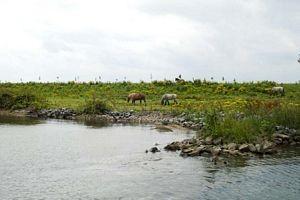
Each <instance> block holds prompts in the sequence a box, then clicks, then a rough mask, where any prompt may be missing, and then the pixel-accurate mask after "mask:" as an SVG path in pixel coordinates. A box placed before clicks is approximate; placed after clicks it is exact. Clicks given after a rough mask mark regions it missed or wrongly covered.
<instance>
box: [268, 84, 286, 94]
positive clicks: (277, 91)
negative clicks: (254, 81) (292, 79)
mask: <svg viewBox="0 0 300 200" xmlns="http://www.w3.org/2000/svg"><path fill="white" fill-rule="evenodd" d="M284 92H285V91H284V88H283V87H281V86H278V87H272V89H271V94H273V95H276V94H280V95H281V96H283V95H284Z"/></svg>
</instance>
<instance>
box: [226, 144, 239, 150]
mask: <svg viewBox="0 0 300 200" xmlns="http://www.w3.org/2000/svg"><path fill="white" fill-rule="evenodd" d="M227 149H228V150H236V149H237V144H235V143H229V144H228V145H227Z"/></svg>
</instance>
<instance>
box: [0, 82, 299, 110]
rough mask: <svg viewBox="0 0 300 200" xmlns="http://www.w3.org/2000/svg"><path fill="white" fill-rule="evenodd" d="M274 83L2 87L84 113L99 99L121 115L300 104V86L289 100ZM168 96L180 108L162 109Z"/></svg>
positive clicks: (291, 87) (289, 87) (289, 89)
mask: <svg viewBox="0 0 300 200" xmlns="http://www.w3.org/2000/svg"><path fill="white" fill-rule="evenodd" d="M275 85H276V83H274V82H267V81H265V82H257V83H216V82H207V81H200V80H198V81H194V82H182V83H175V82H171V81H154V82H152V83H130V82H122V83H94V82H90V83H74V82H69V83H18V84H11V83H2V84H0V93H3V92H5V91H9V92H10V93H13V94H34V95H35V96H36V97H38V99H40V100H41V103H38V107H40V108H61V107H67V108H72V109H75V110H78V111H80V110H83V108H84V106H85V105H86V103H87V101H89V100H90V99H92V98H97V99H99V100H101V101H103V102H105V103H106V104H107V105H108V106H109V107H110V108H111V109H112V110H118V111H128V110H135V111H141V110H146V111H164V112H179V113H180V112H197V111H201V110H205V109H208V108H214V107H219V108H222V109H225V110H241V109H242V108H243V107H244V106H245V105H246V104H247V103H248V102H249V101H263V102H274V101H278V102H280V103H284V104H295V105H299V104H300V84H284V85H283V86H284V88H285V90H286V94H285V96H283V97H281V96H271V95H270V94H269V90H270V88H272V87H273V86H275ZM132 92H142V93H144V94H146V98H147V105H146V106H144V105H139V103H137V105H132V104H130V103H127V101H126V97H127V95H128V94H129V93H132ZM164 93H176V94H177V95H178V101H179V104H177V105H171V106H162V105H160V98H161V96H162V95H163V94H164Z"/></svg>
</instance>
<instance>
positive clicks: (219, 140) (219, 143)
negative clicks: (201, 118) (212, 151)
mask: <svg viewBox="0 0 300 200" xmlns="http://www.w3.org/2000/svg"><path fill="white" fill-rule="evenodd" d="M222 143H223V140H222V138H220V137H219V138H216V139H214V140H213V144H214V145H221V144H222Z"/></svg>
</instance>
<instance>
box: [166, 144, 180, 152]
mask: <svg viewBox="0 0 300 200" xmlns="http://www.w3.org/2000/svg"><path fill="white" fill-rule="evenodd" d="M181 146H182V144H181V143H180V142H172V143H171V144H168V145H167V146H165V147H164V149H165V150H168V151H177V150H180V149H181Z"/></svg>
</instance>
